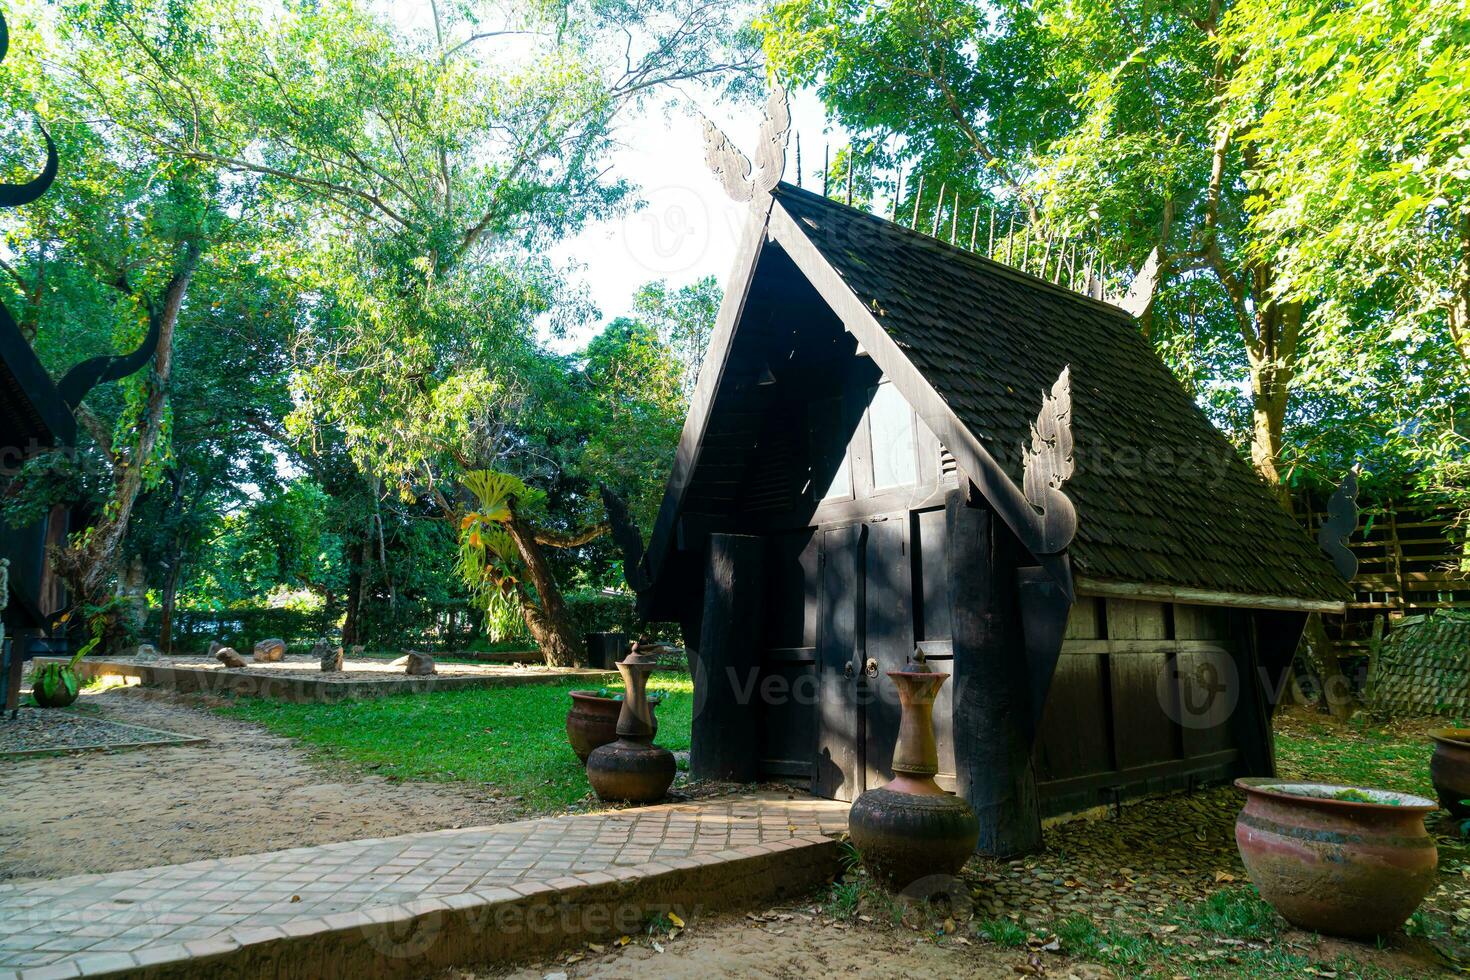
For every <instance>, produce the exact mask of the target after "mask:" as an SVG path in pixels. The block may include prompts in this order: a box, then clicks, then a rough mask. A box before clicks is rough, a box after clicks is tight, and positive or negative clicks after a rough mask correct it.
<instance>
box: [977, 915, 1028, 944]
mask: <svg viewBox="0 0 1470 980" xmlns="http://www.w3.org/2000/svg"><path fill="white" fill-rule="evenodd" d="M975 934H976V935H977V936H979V937H981V938H982V939H986V940H989V941H990V942H992V943H995V944H996V945H998V946H1009V947H1011V948H1013V949H1019V948H1021V947H1023V946H1025V945H1026V939H1027V936H1028V935H1029V934H1028V933H1027V932H1026V928H1025V927H1024V926H1021V925H1019V924H1017V923H1015V922H1012V921H1011V920H1010V919H983V920H981V921H980V922H977V923H975Z"/></svg>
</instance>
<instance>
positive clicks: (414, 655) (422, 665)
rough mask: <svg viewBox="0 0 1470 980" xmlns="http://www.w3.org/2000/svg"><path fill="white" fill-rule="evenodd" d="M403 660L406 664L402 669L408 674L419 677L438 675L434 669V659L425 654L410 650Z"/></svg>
mask: <svg viewBox="0 0 1470 980" xmlns="http://www.w3.org/2000/svg"><path fill="white" fill-rule="evenodd" d="M403 659H404V660H405V661H406V663H405V664H404V669H405V672H406V673H408V674H412V675H415V676H419V675H423V674H436V673H438V671H436V670H435V669H434V658H433V657H431V656H429V655H428V654H427V653H419V652H418V651H417V650H410V651H408V655H407V656H406V657H404V658H403Z"/></svg>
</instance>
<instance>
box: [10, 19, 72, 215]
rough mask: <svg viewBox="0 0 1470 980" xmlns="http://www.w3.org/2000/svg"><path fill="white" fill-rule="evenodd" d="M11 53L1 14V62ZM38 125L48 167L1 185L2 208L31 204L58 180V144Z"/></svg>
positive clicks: (43, 127) (38, 123) (42, 126)
mask: <svg viewBox="0 0 1470 980" xmlns="http://www.w3.org/2000/svg"><path fill="white" fill-rule="evenodd" d="M9 51H10V27H9V25H8V24H6V23H5V15H4V14H0V61H4V60H5V55H6V54H7V53H8V52H9ZM36 125H37V126H38V127H39V128H40V130H41V138H42V139H44V140H45V141H46V166H45V167H44V168H43V169H42V170H41V172H40V174H38V175H37V176H35V177H32V178H31V179H30V180H28V181H26V182H25V183H23V184H0V208H18V207H23V206H24V205H27V204H30V203H31V202H32V201H34V200H36V199H37V198H39V197H40V196H41V195H42V194H44V193H46V191H47V190H49V189H50V187H51V184H52V182H53V181H55V180H56V168H57V166H58V161H57V157H56V144H55V143H54V142H52V140H51V134H50V133H48V132H47V131H46V127H45V126H44V125H42V124H41V123H40V121H39V120H38V121H37V122H36Z"/></svg>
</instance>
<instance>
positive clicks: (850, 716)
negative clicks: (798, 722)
mask: <svg viewBox="0 0 1470 980" xmlns="http://www.w3.org/2000/svg"><path fill="white" fill-rule="evenodd" d="M866 532H867V528H866V526H864V525H861V524H858V525H852V526H849V527H840V528H835V529H833V530H829V531H823V532H822V616H821V636H820V638H819V640H818V645H817V666H818V670H819V673H820V677H819V683H818V704H817V716H818V721H817V732H818V735H817V759H816V768H815V770H814V772H813V774H812V791H813V792H814V793H816V794H817V795H818V796H825V797H828V798H830V799H834V800H854V799H856V798H857V797H858V794H860V793H861V792H862V786H861V785H860V783H861V780H862V771H863V770H862V744H861V741H860V739H859V732H860V731H861V729H860V728H859V727H858V726H859V723H860V717H859V706H858V698H857V691H858V685H857V681H856V676H857V674H858V672H859V670H860V668H861V656H862V642H863V638H862V629H863V625H864V624H863V618H862V617H861V616H859V611H860V610H861V609H862V608H863V605H864V603H863V577H862V571H863V563H862V551H863V540H864V537H865V536H866Z"/></svg>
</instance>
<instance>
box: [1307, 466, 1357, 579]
mask: <svg viewBox="0 0 1470 980" xmlns="http://www.w3.org/2000/svg"><path fill="white" fill-rule="evenodd" d="M1357 529H1358V467H1357V466H1356V465H1354V466H1353V468H1352V469H1350V470H1348V471H1347V476H1345V477H1343V478H1342V483H1340V484H1338V487H1337V492H1335V493H1334V494H1333V495H1332V497H1331V499H1329V500H1328V501H1327V520H1325V521H1323V522H1322V526H1321V527H1320V528H1318V529H1317V547H1319V548H1321V549H1322V550H1323V551H1324V552H1326V553H1327V557H1328V558H1331V559H1332V566H1333V567H1334V568H1336V569H1337V574H1339V575H1341V576H1342V579H1343V581H1344V582H1351V581H1352V580H1353V576H1355V575H1357V574H1358V556H1357V555H1355V554H1353V550H1352V549H1351V548H1349V547H1348V538H1350V537H1352V536H1353V532H1354V531H1356V530H1357Z"/></svg>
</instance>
